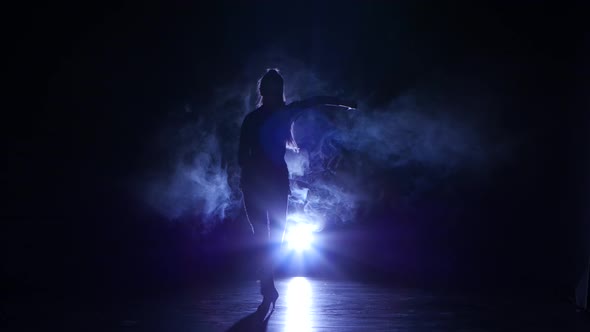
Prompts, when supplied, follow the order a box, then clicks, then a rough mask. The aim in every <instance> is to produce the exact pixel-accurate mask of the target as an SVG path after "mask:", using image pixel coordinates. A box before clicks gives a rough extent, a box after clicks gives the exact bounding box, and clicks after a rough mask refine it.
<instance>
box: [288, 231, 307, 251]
mask: <svg viewBox="0 0 590 332" xmlns="http://www.w3.org/2000/svg"><path fill="white" fill-rule="evenodd" d="M286 240H287V244H288V246H289V248H290V249H292V250H297V251H303V250H307V249H309V248H310V247H311V243H312V242H313V226H311V225H307V224H295V225H292V226H291V227H289V229H288V232H287V238H286Z"/></svg>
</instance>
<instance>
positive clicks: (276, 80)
mask: <svg viewBox="0 0 590 332" xmlns="http://www.w3.org/2000/svg"><path fill="white" fill-rule="evenodd" d="M258 91H259V93H260V97H261V103H260V104H259V105H258V106H259V107H258V108H257V109H256V110H254V111H253V112H251V113H249V114H248V115H247V116H246V118H245V119H244V122H243V123H242V128H241V132H240V146H239V155H238V161H239V165H240V167H241V170H242V174H241V181H240V186H241V189H242V193H243V197H244V207H245V209H246V214H247V216H248V221H249V222H250V224H251V226H252V231H253V233H254V236H255V243H256V248H257V249H256V250H257V252H256V257H255V260H256V264H257V265H258V268H259V273H260V276H259V277H260V293H261V294H262V296H263V301H262V304H261V305H260V306H259V311H260V312H262V313H263V314H264V315H266V313H267V312H268V309H269V308H270V305H271V304H272V306H273V310H274V307H275V304H276V301H277V299H278V297H279V293H278V292H277V289H276V288H275V284H274V271H273V270H274V266H275V264H274V263H275V260H276V253H277V251H278V249H279V248H280V245H281V243H282V242H283V237H284V233H285V227H286V223H287V205H288V196H289V194H290V187H289V171H288V169H287V164H286V162H285V159H284V157H285V152H286V149H287V148H289V149H292V150H295V151H297V150H298V147H297V144H296V142H295V139H294V137H293V122H294V121H295V119H296V118H297V117H298V116H299V115H301V113H302V112H303V111H305V110H307V109H310V108H312V107H314V106H319V105H333V106H340V107H345V108H346V109H352V108H356V103H355V102H352V101H343V100H340V99H338V98H335V97H313V98H310V99H307V100H303V101H298V102H294V103H291V104H288V105H287V104H286V103H285V98H284V93H283V77H282V76H281V75H280V74H279V72H278V71H277V70H276V69H269V70H267V72H266V73H265V74H264V76H262V78H261V79H260V80H259V82H258Z"/></svg>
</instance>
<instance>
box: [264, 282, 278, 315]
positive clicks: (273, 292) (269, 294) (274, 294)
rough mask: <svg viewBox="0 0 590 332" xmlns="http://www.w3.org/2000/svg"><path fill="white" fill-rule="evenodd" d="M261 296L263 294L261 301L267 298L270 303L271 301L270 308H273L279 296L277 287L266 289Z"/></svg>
mask: <svg viewBox="0 0 590 332" xmlns="http://www.w3.org/2000/svg"><path fill="white" fill-rule="evenodd" d="M262 296H264V299H263V300H262V302H264V301H267V300H268V301H269V302H270V303H272V310H275V306H276V304H277V299H278V298H279V292H278V291H277V289H276V288H274V287H273V288H272V289H270V290H268V291H266V292H265V294H262Z"/></svg>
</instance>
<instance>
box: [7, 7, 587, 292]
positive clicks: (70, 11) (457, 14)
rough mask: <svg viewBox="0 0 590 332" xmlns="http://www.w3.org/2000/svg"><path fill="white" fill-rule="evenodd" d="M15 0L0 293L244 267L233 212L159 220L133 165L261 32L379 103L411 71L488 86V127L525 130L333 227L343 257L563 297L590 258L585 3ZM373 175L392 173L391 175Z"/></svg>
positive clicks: (370, 270) (454, 84) (432, 280)
mask: <svg viewBox="0 0 590 332" xmlns="http://www.w3.org/2000/svg"><path fill="white" fill-rule="evenodd" d="M11 13H12V14H8V13H7V14H8V15H9V16H12V18H11V19H12V20H11V21H6V23H5V24H7V27H6V28H5V32H6V33H7V38H6V39H5V45H7V46H8V47H7V54H8V55H9V57H10V60H9V61H8V62H7V63H5V65H6V67H7V73H8V74H7V80H8V83H9V86H10V90H9V91H10V93H9V96H8V99H7V101H6V102H5V109H4V112H3V113H4V114H5V115H4V119H5V120H4V121H2V122H3V123H4V125H5V126H6V127H7V128H6V130H5V133H7V134H8V136H9V139H8V140H7V142H8V144H7V145H6V147H5V148H4V151H5V153H4V156H5V158H6V159H4V160H5V162H4V164H5V165H4V166H6V167H7V169H6V170H5V171H4V172H3V174H2V178H3V180H2V181H3V183H4V184H3V186H2V187H3V190H2V191H3V192H4V193H5V194H6V198H5V199H4V203H5V204H4V207H3V208H2V232H0V233H1V250H2V257H3V259H2V264H1V266H2V282H1V285H2V287H3V288H4V290H3V292H9V293H13V294H23V293H26V294H37V293H39V292H53V291H56V292H58V293H60V292H61V293H63V292H64V291H66V292H67V293H79V292H84V293H89V292H93V293H102V294H106V293H109V291H122V290H125V291H133V292H140V293H143V292H151V291H154V290H157V289H164V288H177V287H182V286H187V285H192V284H194V283H195V282H196V281H198V280H204V279H207V278H209V279H212V278H232V277H236V276H240V275H241V274H240V273H246V272H240V271H243V267H244V266H246V265H247V261H244V259H247V251H246V250H245V249H244V247H243V246H245V245H244V244H243V243H245V242H247V241H245V240H243V236H244V234H247V233H245V232H244V226H243V225H244V222H245V221H244V220H243V218H242V219H239V220H226V221H225V222H224V223H220V226H219V227H217V228H216V229H214V230H213V232H211V233H209V234H207V235H199V232H198V228H199V226H198V221H194V220H193V221H191V222H187V223H170V222H168V221H167V220H165V219H164V218H162V217H159V216H158V215H156V214H155V213H153V212H152V211H151V210H150V209H148V208H146V207H145V206H144V205H142V204H141V203H140V202H138V201H137V199H136V196H135V195H134V190H136V189H134V188H130V187H129V186H128V185H127V184H128V182H127V179H129V178H130V177H133V175H134V174H137V173H138V172H141V171H143V170H144V169H146V168H148V167H150V165H151V164H153V163H157V162H158V161H157V158H158V156H155V155H154V154H153V152H151V151H150V150H149V145H148V144H147V143H146V141H147V140H148V139H149V138H150V137H152V135H153V133H154V132H156V131H157V130H159V128H160V126H161V123H162V120H163V119H164V118H165V117H166V114H167V112H168V110H170V109H172V108H175V107H182V106H183V105H184V104H186V103H190V104H191V105H194V106H193V107H195V108H196V109H198V105H199V104H201V103H207V102H210V100H211V98H214V97H213V96H215V94H214V91H215V89H216V88H217V87H219V86H223V85H224V84H225V83H224V82H227V81H231V80H233V79H235V77H234V76H235V75H236V73H238V72H242V71H243V70H244V67H245V66H246V65H247V62H248V60H249V59H250V57H252V56H255V55H256V54H258V52H261V50H262V51H264V50H268V49H271V50H272V49H276V50H280V51H281V52H283V53H286V54H289V56H291V57H293V58H296V59H299V60H300V61H302V62H304V63H305V64H306V65H307V66H309V67H310V68H312V69H313V70H316V71H317V72H318V73H321V74H322V75H324V76H325V77H330V78H331V80H333V81H336V82H339V85H340V86H341V87H342V88H343V89H344V90H345V91H351V92H354V94H355V96H359V97H360V98H362V99H363V100H364V101H366V102H367V103H368V104H370V105H372V106H375V107H378V106H379V105H382V104H384V103H387V102H388V101H389V100H392V99H394V98H395V97H396V96H398V95H400V94H401V93H402V92H403V91H404V90H406V89H410V88H415V87H418V88H420V87H432V86H435V87H438V88H436V89H433V90H436V91H437V93H438V94H441V95H443V96H447V97H449V98H454V99H456V100H462V99H469V98H477V97H478V96H477V94H475V92H473V91H474V90H473V84H476V85H477V86H480V87H481V86H483V87H485V88H486V91H489V92H490V93H489V94H488V95H491V96H493V101H492V102H493V103H495V104H497V105H501V107H499V108H496V109H497V110H498V111H497V113H496V114H493V116H494V119H495V122H494V126H495V127H494V130H493V132H494V133H495V135H497V136H499V137H526V138H527V139H526V140H524V143H523V144H519V145H518V146H517V148H515V149H514V150H513V151H512V153H511V154H510V160H509V161H508V162H506V163H504V164H503V165H502V167H499V168H495V169H494V171H493V173H492V174H491V175H490V177H489V178H486V179H485V181H484V180H481V181H478V180H477V179H473V178H469V177H466V178H462V179H455V180H454V181H456V183H461V186H459V188H460V189H459V190H458V191H456V192H455V194H454V196H453V197H451V198H448V197H445V196H444V195H443V194H441V193H438V194H437V193H435V194H434V196H433V197H434V198H433V197H430V198H429V199H425V200H424V202H425V203H420V202H418V203H417V206H416V207H417V211H419V212H414V213H405V212H404V211H401V212H400V211H397V210H396V209H395V208H394V207H391V206H390V205H389V203H386V202H389V201H390V200H383V203H379V204H375V205H374V206H372V208H371V211H369V216H370V218H365V219H364V220H359V221H358V222H356V223H353V224H350V225H346V226H343V227H342V228H341V229H337V230H333V231H331V232H326V236H331V237H333V238H334V240H332V242H331V243H332V246H333V247H334V248H339V251H340V252H338V254H334V252H330V254H326V255H327V256H328V257H330V259H333V260H334V261H335V262H339V264H341V265H342V270H343V271H345V272H344V274H352V275H354V276H355V277H360V278H369V277H371V278H378V279H383V280H389V281H391V282H394V281H399V282H404V283H408V282H411V283H412V284H417V285H437V286H441V287H451V286H459V285H462V286H471V287H475V288H489V289H494V288H503V287H510V288H511V287H519V288H527V289H536V290H550V291H558V292H559V293H560V294H563V295H564V296H566V295H569V293H568V292H570V291H571V290H572V288H573V286H574V284H575V282H576V281H577V278H578V275H579V273H580V271H581V270H580V268H581V266H582V265H583V264H584V260H587V250H588V249H587V248H588V246H587V243H588V242H589V241H590V238H589V236H588V218H589V217H588V213H589V211H588V197H589V196H588V194H589V193H588V185H589V179H588V167H589V164H588V153H589V151H590V146H589V144H588V143H589V142H588V139H589V138H590V137H589V132H590V131H589V130H588V129H590V128H588V127H589V124H590V122H589V120H590V119H589V117H588V110H589V107H588V106H589V103H588V88H589V86H588V77H589V75H588V74H589V72H588V63H587V61H586V60H587V58H588V33H587V22H585V19H584V15H583V13H584V8H583V6H582V5H581V3H566V2H559V3H558V2H556V3H555V4H554V3H549V2H543V1H518V2H516V3H515V2H506V3H500V4H492V3H491V2H490V3H488V2H485V1H484V2H478V3H477V4H475V3H472V2H469V1H459V2H449V3H445V4H442V3H441V2H435V1H415V2H409V1H402V2H395V3H394V4H388V3H386V2H382V1H371V2H365V1H363V2H361V1H358V2H332V3H321V4H318V3H315V2H303V3H301V2H297V3H296V2H292V3H286V4H272V3H271V2H268V3H264V2H252V3H242V4H228V3H219V4H213V3H207V4H205V3H202V4H201V2H197V1H194V2H189V1H165V2H164V1H162V2H161V3H156V2H150V3H131V2H117V3H109V2H93V3H85V2H84V3H51V4H49V5H47V4H45V5H40V4H38V5H31V6H30V7H28V8H20V9H16V8H15V9H13V11H12V12H11ZM9 22H13V23H9ZM271 52H272V51H271ZM13 91H14V92H13ZM474 94H475V97H474ZM457 112H458V114H457V116H462V114H459V113H460V112H461V111H457ZM470 112H475V113H477V112H478V111H477V109H473V110H470ZM451 116H454V115H453V114H452V113H451ZM382 176H383V177H384V181H383V183H384V187H385V188H386V189H387V183H388V180H387V179H388V177H389V178H395V177H396V176H399V175H395V174H387V173H384V174H383V175H382ZM386 193H387V191H386ZM390 194H391V193H390ZM386 195H387V194H386ZM391 195H393V194H391ZM433 202H434V203H433ZM447 204H448V206H450V207H453V208H456V207H460V209H459V210H460V213H456V212H454V211H455V210H453V209H452V208H448V209H445V206H447ZM429 211H438V212H436V213H435V212H432V213H429ZM392 219H395V220H398V222H391V220H392ZM399 220H403V221H404V222H400V221H399ZM195 229H197V231H195ZM195 232H196V233H197V235H195ZM351 241H352V242H351ZM351 243H353V244H355V245H349V244H351ZM327 252H328V251H327ZM585 252H586V253H585ZM246 270H247V269H246Z"/></svg>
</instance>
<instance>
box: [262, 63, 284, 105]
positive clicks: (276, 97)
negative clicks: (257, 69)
mask: <svg viewBox="0 0 590 332" xmlns="http://www.w3.org/2000/svg"><path fill="white" fill-rule="evenodd" d="M283 85H284V81H283V77H282V76H281V74H279V71H278V70H277V69H268V70H267V71H266V73H265V74H264V75H263V76H262V78H260V80H259V81H258V91H259V92H260V96H261V97H262V100H261V101H262V103H263V104H266V105H269V106H274V105H283V104H284V103H285V96H284V91H283Z"/></svg>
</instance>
